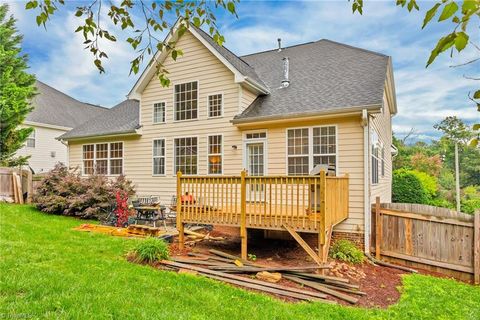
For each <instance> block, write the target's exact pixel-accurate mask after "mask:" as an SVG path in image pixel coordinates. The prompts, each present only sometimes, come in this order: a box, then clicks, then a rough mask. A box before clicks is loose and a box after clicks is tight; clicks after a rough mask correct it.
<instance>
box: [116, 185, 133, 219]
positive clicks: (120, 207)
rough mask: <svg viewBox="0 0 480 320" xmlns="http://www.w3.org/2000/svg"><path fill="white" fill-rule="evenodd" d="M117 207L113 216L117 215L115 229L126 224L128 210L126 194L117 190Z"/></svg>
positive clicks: (128, 214)
mask: <svg viewBox="0 0 480 320" xmlns="http://www.w3.org/2000/svg"><path fill="white" fill-rule="evenodd" d="M116 200H117V206H116V208H115V214H116V215H117V227H123V226H124V225H125V223H127V222H128V217H129V216H130V209H129V208H128V193H127V192H126V191H124V190H117V194H116Z"/></svg>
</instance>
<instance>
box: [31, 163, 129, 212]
mask: <svg viewBox="0 0 480 320" xmlns="http://www.w3.org/2000/svg"><path fill="white" fill-rule="evenodd" d="M118 191H120V192H123V195H124V198H127V199H128V197H129V196H132V195H134V194H135V190H134V187H133V185H132V183H131V181H130V180H127V179H126V178H125V177H124V176H119V177H117V178H116V179H108V178H107V177H105V176H102V175H91V176H88V177H82V176H81V175H80V173H79V172H78V169H72V170H69V169H68V168H67V167H66V166H65V165H63V164H57V165H56V166H55V168H54V169H53V170H52V171H50V172H49V173H48V174H47V175H46V176H45V178H44V179H43V180H42V182H41V184H40V186H39V187H38V188H37V192H36V194H35V197H34V199H33V200H34V202H35V203H36V206H37V208H38V209H40V210H41V211H43V212H46V213H51V214H61V215H66V216H75V217H79V218H82V219H101V218H103V217H105V216H106V215H108V213H109V211H110V210H111V208H112V207H113V206H114V205H115V203H116V195H117V192H118Z"/></svg>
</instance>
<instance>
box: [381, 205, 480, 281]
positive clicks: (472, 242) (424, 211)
mask: <svg viewBox="0 0 480 320" xmlns="http://www.w3.org/2000/svg"><path fill="white" fill-rule="evenodd" d="M374 217H375V219H374V223H375V226H374V227H375V229H374V230H375V234H374V237H373V238H374V243H375V255H376V257H377V259H380V258H382V259H386V260H390V261H392V262H395V263H400V264H403V265H407V266H412V267H418V268H423V269H427V270H430V271H434V272H438V273H442V274H445V275H448V276H452V277H455V278H457V279H460V280H474V282H475V283H480V213H477V214H475V215H469V214H465V213H458V212H455V211H451V210H449V209H445V208H438V207H433V206H426V205H418V204H408V203H380V201H379V199H378V198H377V202H376V204H375V207H374Z"/></svg>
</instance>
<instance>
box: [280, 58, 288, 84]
mask: <svg viewBox="0 0 480 320" xmlns="http://www.w3.org/2000/svg"><path fill="white" fill-rule="evenodd" d="M289 68H290V62H289V60H288V57H285V58H283V80H282V87H283V88H287V87H288V86H289V85H290V80H289V78H288V72H289Z"/></svg>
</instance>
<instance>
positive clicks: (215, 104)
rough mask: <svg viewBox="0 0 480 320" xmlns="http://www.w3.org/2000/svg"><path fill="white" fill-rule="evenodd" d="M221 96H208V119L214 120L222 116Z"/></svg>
mask: <svg viewBox="0 0 480 320" xmlns="http://www.w3.org/2000/svg"><path fill="white" fill-rule="evenodd" d="M222 109H223V95H222V94H212V95H210V96H208V117H209V118H215V117H221V116H222Z"/></svg>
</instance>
